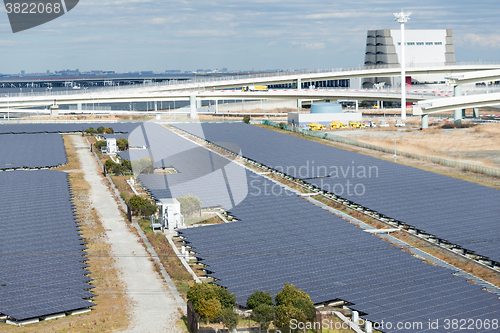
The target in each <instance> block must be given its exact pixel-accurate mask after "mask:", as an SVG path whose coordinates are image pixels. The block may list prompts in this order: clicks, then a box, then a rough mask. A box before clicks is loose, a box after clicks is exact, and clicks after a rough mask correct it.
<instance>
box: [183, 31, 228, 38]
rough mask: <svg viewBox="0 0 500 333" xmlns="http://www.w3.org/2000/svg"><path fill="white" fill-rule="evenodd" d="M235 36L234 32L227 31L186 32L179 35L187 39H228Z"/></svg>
mask: <svg viewBox="0 0 500 333" xmlns="http://www.w3.org/2000/svg"><path fill="white" fill-rule="evenodd" d="M235 34H236V32H234V31H229V30H187V31H185V32H183V33H181V35H182V36H187V37H230V36H234V35H235Z"/></svg>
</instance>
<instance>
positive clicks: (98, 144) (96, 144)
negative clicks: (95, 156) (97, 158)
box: [94, 140, 108, 152]
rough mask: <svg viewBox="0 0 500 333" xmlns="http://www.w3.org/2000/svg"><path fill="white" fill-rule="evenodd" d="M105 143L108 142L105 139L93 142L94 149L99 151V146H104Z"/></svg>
mask: <svg viewBox="0 0 500 333" xmlns="http://www.w3.org/2000/svg"><path fill="white" fill-rule="evenodd" d="M107 145H108V143H107V142H106V140H101V141H97V142H96V143H94V147H95V149H96V150H97V151H99V152H100V151H101V147H106V146H107Z"/></svg>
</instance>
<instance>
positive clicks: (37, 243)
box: [0, 136, 94, 321]
mask: <svg viewBox="0 0 500 333" xmlns="http://www.w3.org/2000/svg"><path fill="white" fill-rule="evenodd" d="M0 139H1V136H0ZM0 188H1V189H2V191H1V194H0V230H2V232H1V233H0V249H1V250H0V253H1V255H0V267H1V270H0V313H2V314H4V315H6V316H8V317H10V318H11V319H13V320H18V321H20V320H25V319H29V318H34V317H41V316H45V315H49V314H53V313H60V312H67V311H72V310H76V309H81V308H88V307H90V306H93V305H94V304H93V303H90V302H89V301H88V299H89V298H91V297H93V294H91V293H90V291H89V290H90V289H92V286H91V285H89V282H90V281H91V280H92V279H91V278H89V277H88V276H86V275H87V274H89V272H88V271H87V270H85V268H86V267H87V265H86V264H84V263H83V262H84V261H85V260H86V258H85V257H84V255H85V252H83V251H84V250H85V249H86V247H85V245H84V244H85V243H84V240H83V238H82V237H81V236H80V235H79V229H78V227H79V224H78V221H76V219H75V214H74V205H73V204H72V203H71V192H70V188H69V182H68V176H67V174H66V173H64V172H60V171H53V170H37V171H19V170H18V171H6V172H0Z"/></svg>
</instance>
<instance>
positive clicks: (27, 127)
mask: <svg viewBox="0 0 500 333" xmlns="http://www.w3.org/2000/svg"><path fill="white" fill-rule="evenodd" d="M139 125H140V123H133V122H130V123H64V124H61V123H54V124H0V134H23V133H27V134H32V133H71V132H82V131H84V130H86V129H87V128H89V127H92V128H94V129H97V128H98V127H111V128H113V130H114V132H116V133H130V132H132V131H133V130H134V129H135V128H136V127H137V126H139Z"/></svg>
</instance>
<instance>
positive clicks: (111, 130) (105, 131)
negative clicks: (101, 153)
mask: <svg viewBox="0 0 500 333" xmlns="http://www.w3.org/2000/svg"><path fill="white" fill-rule="evenodd" d="M114 132H115V131H114V130H113V128H111V127H106V128H105V129H103V130H102V133H103V134H113V133H114Z"/></svg>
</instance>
